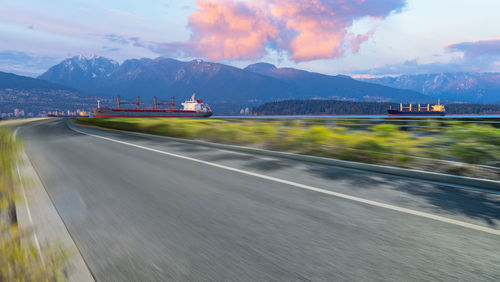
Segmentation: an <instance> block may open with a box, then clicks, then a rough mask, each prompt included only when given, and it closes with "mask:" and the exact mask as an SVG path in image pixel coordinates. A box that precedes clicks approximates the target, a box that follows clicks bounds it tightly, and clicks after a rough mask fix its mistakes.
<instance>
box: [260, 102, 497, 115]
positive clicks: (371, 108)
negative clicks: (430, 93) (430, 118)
mask: <svg viewBox="0 0 500 282" xmlns="http://www.w3.org/2000/svg"><path fill="white" fill-rule="evenodd" d="M422 106H424V105H423V104H422ZM425 106H426V104H425ZM389 108H392V109H399V104H397V103H386V102H350V101H349V102H348V101H336V100H286V101H278V102H270V103H265V104H262V105H260V106H257V107H254V108H253V109H252V114H254V115H385V114H387V109H389ZM445 108H446V112H447V113H448V114H458V115H460V114H463V115H468V114H500V105H498V104H489V105H485V104H447V105H445Z"/></svg>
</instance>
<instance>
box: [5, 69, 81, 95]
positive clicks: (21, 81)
mask: <svg viewBox="0 0 500 282" xmlns="http://www.w3.org/2000/svg"><path fill="white" fill-rule="evenodd" d="M0 89H17V90H29V89H40V90H66V91H75V92H76V91H77V90H75V89H74V88H71V87H68V86H64V85H60V84H56V83H52V82H49V81H45V80H41V79H36V78H31V77H26V76H21V75H16V74H13V73H6V72H0Z"/></svg>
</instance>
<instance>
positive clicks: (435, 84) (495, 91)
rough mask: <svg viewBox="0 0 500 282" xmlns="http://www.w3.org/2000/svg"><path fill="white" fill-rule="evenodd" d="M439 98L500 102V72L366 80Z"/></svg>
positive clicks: (475, 101)
mask: <svg viewBox="0 0 500 282" xmlns="http://www.w3.org/2000/svg"><path fill="white" fill-rule="evenodd" d="M362 81H364V82H372V83H377V84H381V85H385V86H389V87H395V88H400V89H411V90H414V91H418V92H420V93H423V94H425V95H429V96H431V97H435V98H441V99H451V100H456V101H466V102H473V103H500V73H437V74H418V75H402V76H397V77H381V78H370V79H362Z"/></svg>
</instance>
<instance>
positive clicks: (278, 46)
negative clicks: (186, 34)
mask: <svg viewBox="0 0 500 282" xmlns="http://www.w3.org/2000/svg"><path fill="white" fill-rule="evenodd" d="M405 3H406V0H385V1H379V0H351V1H349V0H268V1H264V0H254V1H238V0H219V1H216V0H198V1H197V10H196V11H195V12H193V13H192V14H191V15H190V17H189V27H190V28H191V30H192V36H191V39H190V40H189V41H188V42H185V43H184V44H183V47H184V52H186V53H187V54H189V55H191V56H202V57H205V58H209V59H212V60H231V59H257V58H260V57H262V56H264V55H265V54H266V47H268V48H272V49H275V50H277V51H279V52H286V53H287V54H288V55H289V57H290V58H291V59H292V60H294V61H309V60H315V59H328V58H337V57H341V56H343V55H344V52H345V51H344V46H345V45H350V46H351V50H352V51H353V52H354V53H356V52H358V51H359V49H360V46H361V44H362V43H363V42H365V41H366V40H368V39H369V38H370V37H371V36H372V35H373V33H374V32H375V29H373V30H371V31H369V32H368V33H366V34H361V35H354V34H351V33H349V32H348V29H349V28H350V27H351V26H352V24H353V22H354V21H355V20H357V19H360V18H363V17H373V18H384V17H386V16H388V15H389V14H391V13H392V12H395V11H398V10H400V9H401V8H402V7H403V6H404V5H405ZM176 44H178V43H176Z"/></svg>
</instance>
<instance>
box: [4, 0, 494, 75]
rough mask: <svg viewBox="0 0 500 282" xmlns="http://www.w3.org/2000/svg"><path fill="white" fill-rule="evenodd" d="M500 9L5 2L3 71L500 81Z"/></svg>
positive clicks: (443, 4)
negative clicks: (145, 66) (220, 66)
mask: <svg viewBox="0 0 500 282" xmlns="http://www.w3.org/2000/svg"><path fill="white" fill-rule="evenodd" d="M498 11H500V1H499V0H267V1H264V0H246V1H245V0H177V1H173V0H163V1H159V0H143V1H131V0H121V1H111V0H71V1H68V0H47V1H36V0H15V1H13V0H0V71H6V72H13V73H16V74H20V75H27V76H33V77H36V76H38V75H40V74H41V73H43V72H44V71H46V70H47V69H48V68H49V67H51V66H52V65H55V64H57V63H59V62H60V61H62V60H63V59H65V58H68V57H73V56H77V55H87V56H88V55H90V54H95V55H99V56H103V57H107V58H111V59H114V60H116V61H118V62H120V63H121V62H123V61H124V60H126V59H132V58H143V57H146V58H156V57H160V56H162V57H170V58H175V59H179V60H184V61H188V60H193V59H203V60H207V61H213V62H220V63H224V64H229V65H233V66H236V67H245V66H247V65H248V64H252V63H256V62H268V63H272V64H274V65H276V66H277V67H294V68H300V69H304V70H308V71H314V72H320V73H325V74H332V75H334V74H346V75H351V76H354V77H373V76H385V75H392V76H394V75H401V74H419V73H438V72H500V16H499V14H498Z"/></svg>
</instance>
